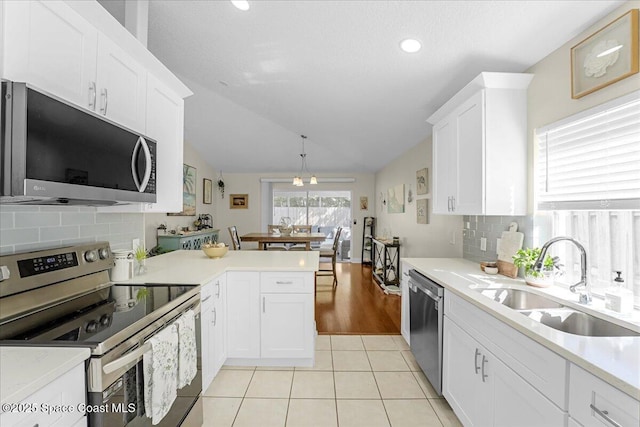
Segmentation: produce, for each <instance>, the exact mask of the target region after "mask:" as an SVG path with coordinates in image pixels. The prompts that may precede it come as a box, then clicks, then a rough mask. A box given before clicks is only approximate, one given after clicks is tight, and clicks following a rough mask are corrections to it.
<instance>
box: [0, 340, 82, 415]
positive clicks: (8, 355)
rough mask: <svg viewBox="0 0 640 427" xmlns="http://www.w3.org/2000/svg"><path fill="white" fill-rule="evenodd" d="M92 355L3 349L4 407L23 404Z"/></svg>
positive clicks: (0, 395) (0, 356)
mask: <svg viewBox="0 0 640 427" xmlns="http://www.w3.org/2000/svg"><path fill="white" fill-rule="evenodd" d="M90 355H91V351H90V350H89V349H88V348H75V347H74V348H71V347H67V348H51V347H0V375H2V381H0V401H1V403H2V404H5V403H19V402H20V401H22V400H24V399H26V398H27V397H29V396H31V395H32V394H33V393H35V392H37V391H38V390H40V389H41V388H42V387H44V386H46V385H47V384H49V383H50V382H52V381H53V380H55V379H56V378H58V377H60V376H61V375H63V374H65V373H66V372H68V371H70V370H71V369H72V368H74V367H76V366H78V365H79V364H81V363H83V362H84V361H85V360H87V359H88V358H89V356H90Z"/></svg>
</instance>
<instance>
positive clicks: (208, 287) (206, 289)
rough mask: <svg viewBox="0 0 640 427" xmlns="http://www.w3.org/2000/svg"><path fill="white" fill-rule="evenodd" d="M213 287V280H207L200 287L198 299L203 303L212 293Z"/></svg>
mask: <svg viewBox="0 0 640 427" xmlns="http://www.w3.org/2000/svg"><path fill="white" fill-rule="evenodd" d="M214 288H215V285H214V282H207V283H206V284H204V285H202V286H201V287H200V301H202V302H203V303H204V300H205V299H207V298H208V297H211V296H212V295H213V289H214Z"/></svg>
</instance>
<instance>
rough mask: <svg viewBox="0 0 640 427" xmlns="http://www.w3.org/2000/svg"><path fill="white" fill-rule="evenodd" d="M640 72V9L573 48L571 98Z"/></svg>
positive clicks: (579, 96)
mask: <svg viewBox="0 0 640 427" xmlns="http://www.w3.org/2000/svg"><path fill="white" fill-rule="evenodd" d="M637 72H638V9H632V10H630V11H629V12H627V13H625V14H624V15H622V16H621V17H619V18H618V19H616V20H615V21H613V22H611V23H610V24H608V25H607V26H605V27H603V28H601V29H600V30H598V31H596V32H595V33H594V34H592V35H590V36H589V37H587V38H586V39H584V40H583V41H581V42H580V43H578V44H577V45H575V46H574V47H572V48H571V97H572V98H573V99H578V98H582V97H583V96H585V95H588V94H590V93H592V92H595V91H597V90H598V89H602V88H603V87H606V86H609V85H610V84H613V83H615V82H617V81H620V80H622V79H625V78H627V77H629V76H631V75H633V74H636V73H637Z"/></svg>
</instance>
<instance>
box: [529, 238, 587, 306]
mask: <svg viewBox="0 0 640 427" xmlns="http://www.w3.org/2000/svg"><path fill="white" fill-rule="evenodd" d="M562 240H568V241H570V242H571V243H573V244H574V245H576V247H577V248H578V250H579V251H580V281H579V282H578V283H575V284H573V285H571V286H570V287H569V290H570V291H571V292H573V293H576V289H577V288H578V287H581V286H584V292H580V294H579V301H580V303H581V304H590V303H591V289H590V287H589V282H588V281H587V251H586V250H585V249H584V246H582V245H581V244H580V242H578V241H577V240H576V239H574V238H572V237H564V236H560V237H554V238H553V239H551V240H549V241H548V242H547V243H545V244H544V245H543V246H542V249H541V250H540V256H538V259H537V260H536V262H535V264H534V267H533V269H534V270H535V271H537V272H540V271H541V270H542V267H543V264H544V259H545V257H546V255H547V251H548V250H549V246H551V245H552V244H554V243H555V242H560V241H562Z"/></svg>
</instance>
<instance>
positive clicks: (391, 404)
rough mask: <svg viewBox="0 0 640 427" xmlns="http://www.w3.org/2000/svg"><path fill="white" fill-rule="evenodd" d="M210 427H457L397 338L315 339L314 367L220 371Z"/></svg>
mask: <svg viewBox="0 0 640 427" xmlns="http://www.w3.org/2000/svg"><path fill="white" fill-rule="evenodd" d="M203 407H204V426H207V427H231V426H234V427H241V426H242V427H244V426H248V427H257V426H260V427H270V426H274V427H276V426H277V427H282V426H287V427H298V426H314V427H331V426H336V427H337V426H340V427H350V426H357V427H364V426H366V427H376V426H392V427H410V426H420V427H431V426H445V427H446V426H460V425H461V424H460V422H459V421H458V419H457V418H456V416H455V415H454V413H453V411H452V410H451V408H450V407H449V405H448V404H447V402H446V400H444V399H442V398H438V396H437V395H436V393H435V391H434V390H433V388H432V387H431V384H429V382H428V381H427V379H426V377H425V376H424V374H423V373H422V372H421V371H420V368H419V367H418V365H417V364H416V361H415V359H414V358H413V355H412V354H411V351H409V348H408V346H407V344H406V343H405V341H404V339H403V338H402V337H401V336H399V335H397V336H396V335H384V336H382V335H363V336H360V335H320V336H318V337H317V340H316V364H315V366H314V367H313V368H295V369H294V368H289V369H283V368H273V369H269V368H264V367H259V368H247V367H232V366H225V367H223V368H222V370H221V371H220V373H219V374H218V376H217V377H216V379H215V380H214V382H213V383H212V384H211V386H210V387H209V389H208V390H207V391H206V392H205V393H204V395H203Z"/></svg>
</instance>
